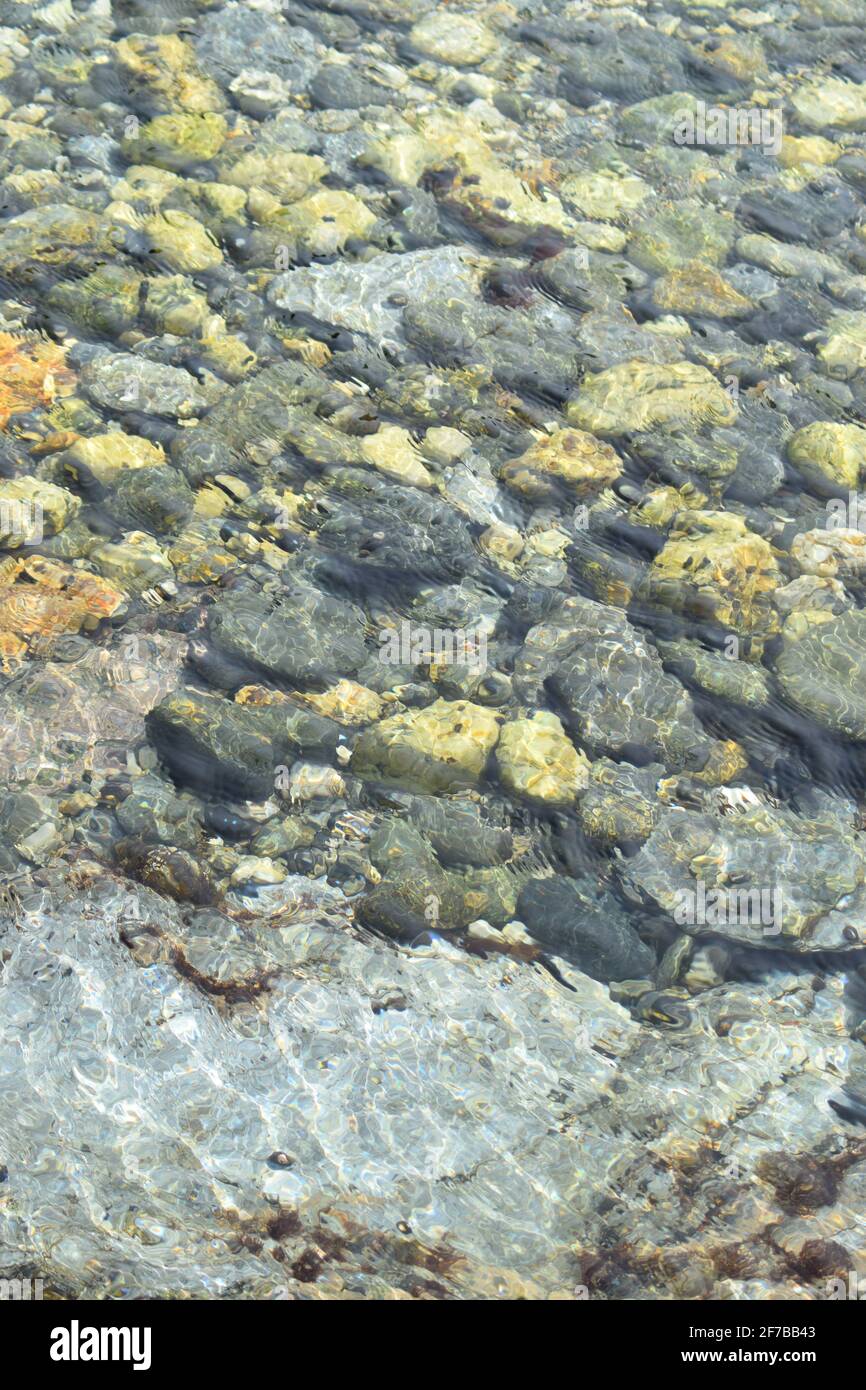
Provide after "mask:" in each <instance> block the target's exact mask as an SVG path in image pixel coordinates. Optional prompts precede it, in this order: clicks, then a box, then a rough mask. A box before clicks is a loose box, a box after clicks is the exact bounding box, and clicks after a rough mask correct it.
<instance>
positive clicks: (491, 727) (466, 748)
mask: <svg viewBox="0 0 866 1390" xmlns="http://www.w3.org/2000/svg"><path fill="white" fill-rule="evenodd" d="M500 719H501V716H497V715H496V714H494V713H493V712H492V711H491V710H489V709H485V708H484V707H483V706H481V705H475V704H472V703H471V702H470V701H468V700H456V701H454V702H453V703H452V702H450V701H448V700H435V701H434V702H433V704H432V705H428V706H427V708H426V709H421V710H411V709H410V710H406V711H405V712H404V713H402V714H395V715H392V717H391V718H390V719H383V720H382V722H381V723H380V724H377V725H375V726H374V727H373V728H371V729H367V730H365V731H364V733H362V735H361V737H360V738H359V740H358V742H357V744H356V745H355V751H354V754H353V757H352V770H353V772H356V773H357V774H358V775H359V776H361V777H380V778H383V779H386V780H388V781H393V782H397V783H401V784H403V785H405V786H408V787H410V788H412V787H415V788H417V789H418V790H419V791H428V792H434V793H440V792H450V791H459V790H461V789H462V788H464V787H470V786H474V785H476V784H477V783H478V782H479V781H480V779H481V777H482V774H483V772H484V769H485V767H486V764H487V759H488V756H489V755H490V753H491V752H492V751H493V748H494V747H495V746H496V742H497V739H498V738H499V725H500Z"/></svg>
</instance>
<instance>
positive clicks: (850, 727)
mask: <svg viewBox="0 0 866 1390" xmlns="http://www.w3.org/2000/svg"><path fill="white" fill-rule="evenodd" d="M776 675H777V677H778V680H779V683H780V685H781V686H782V689H783V690H784V692H785V695H786V697H787V699H788V700H789V701H790V702H791V704H792V705H793V706H794V708H795V709H798V710H800V711H802V713H803V714H807V715H809V716H810V718H812V719H814V720H815V722H816V723H817V724H820V725H821V726H822V727H823V728H825V729H830V730H832V732H833V733H836V734H841V735H842V736H843V737H844V738H852V739H864V738H866V613H864V612H863V610H862V609H859V608H856V609H849V610H848V611H847V612H845V613H841V614H840V615H839V616H838V617H834V618H831V620H830V621H829V622H825V623H821V624H820V625H818V626H815V627H813V630H812V631H811V632H808V633H806V634H805V635H804V636H802V637H801V638H800V639H799V641H788V642H786V643H785V644H784V646H783V647H782V650H781V651H780V652H779V655H778V657H777V658H776Z"/></svg>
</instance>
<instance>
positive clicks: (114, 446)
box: [63, 430, 166, 484]
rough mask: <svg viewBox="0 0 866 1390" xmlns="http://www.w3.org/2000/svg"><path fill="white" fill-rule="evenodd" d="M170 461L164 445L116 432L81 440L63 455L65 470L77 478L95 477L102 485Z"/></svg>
mask: <svg viewBox="0 0 866 1390" xmlns="http://www.w3.org/2000/svg"><path fill="white" fill-rule="evenodd" d="M165 462H166V458H165V450H164V449H163V448H162V445H161V444H151V442H150V440H149V439H140V438H139V437H138V435H134V434H123V433H122V432H121V431H120V430H114V431H112V432H111V433H109V434H96V435H93V436H92V437H91V438H90V439H79V440H77V441H76V443H75V444H73V446H72V448H71V449H67V450H66V453H65V454H64V456H63V467H64V469H65V470H66V472H67V473H69V474H71V475H72V477H73V478H76V479H77V478H79V477H80V476H81V472H82V470H83V471H84V474H85V476H87V474H92V476H93V477H94V478H95V479H96V481H97V482H98V483H102V484H107V483H111V482H113V481H114V480H115V478H118V477H119V476H120V474H121V473H125V472H126V471H127V470H128V469H131V468H161V467H162V466H163V465H164V464H165Z"/></svg>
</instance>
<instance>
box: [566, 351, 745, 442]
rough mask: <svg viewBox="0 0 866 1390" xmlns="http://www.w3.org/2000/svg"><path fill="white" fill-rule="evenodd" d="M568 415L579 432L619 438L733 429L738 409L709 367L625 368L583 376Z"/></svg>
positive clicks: (622, 365) (631, 365)
mask: <svg viewBox="0 0 866 1390" xmlns="http://www.w3.org/2000/svg"><path fill="white" fill-rule="evenodd" d="M567 414H568V418H569V420H571V421H572V422H573V423H574V424H575V425H578V426H579V427H580V428H581V429H584V430H589V431H590V432H592V433H594V434H602V435H604V434H609V435H618V434H628V433H630V432H631V431H633V430H650V429H653V428H656V427H658V428H661V429H678V428H687V427H692V428H697V427H700V426H705V425H730V424H733V422H734V420H735V419H736V418H737V407H736V404H735V403H734V401H733V400H732V399H731V397H730V396H729V395H728V394H727V392H726V391H725V390H724V388H723V387H722V386H720V385H719V383H718V381H717V380H716V378H715V377H714V376H713V375H712V373H711V372H709V371H707V369H706V367H699V366H696V365H695V364H694V363H692V362H673V363H670V364H668V365H663V366H656V365H653V364H650V363H646V362H621V363H620V364H619V365H618V366H615V367H609V368H608V369H607V371H604V372H599V373H598V374H596V375H594V374H592V373H590V374H588V375H587V376H585V377H584V379H583V381H582V382H581V384H580V389H579V391H578V394H577V396H576V397H575V398H574V399H573V400H571V401H569V403H568V407H567Z"/></svg>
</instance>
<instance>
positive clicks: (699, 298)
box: [653, 261, 754, 319]
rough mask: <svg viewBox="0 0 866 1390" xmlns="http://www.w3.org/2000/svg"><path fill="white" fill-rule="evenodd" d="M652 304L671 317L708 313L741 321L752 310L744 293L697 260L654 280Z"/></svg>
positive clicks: (716, 316) (711, 267)
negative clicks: (670, 314) (674, 315)
mask: <svg viewBox="0 0 866 1390" xmlns="http://www.w3.org/2000/svg"><path fill="white" fill-rule="evenodd" d="M653 303H654V304H655V305H656V307H657V308H659V309H664V310H665V311H666V312H668V313H672V314H694V315H697V316H703V315H705V314H710V315H712V316H713V317H715V318H720V319H730V318H734V319H735V318H743V317H745V316H746V315H748V314H751V313H752V312H753V309H754V306H753V305H752V303H751V301H750V300H749V299H747V298H746V296H745V295H744V294H740V292H739V290H735V289H734V287H733V285H731V284H729V283H728V281H727V280H726V279H725V277H724V276H723V275H720V274H719V272H718V271H717V270H715V269H714V268H713V266H710V265H706V264H704V263H703V262H701V261H693V262H691V263H690V264H688V265H683V266H678V267H677V268H676V269H675V270H671V271H669V272H668V274H667V275H662V276H661V277H660V278H659V279H658V280H656V282H655V284H654V285H653Z"/></svg>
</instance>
